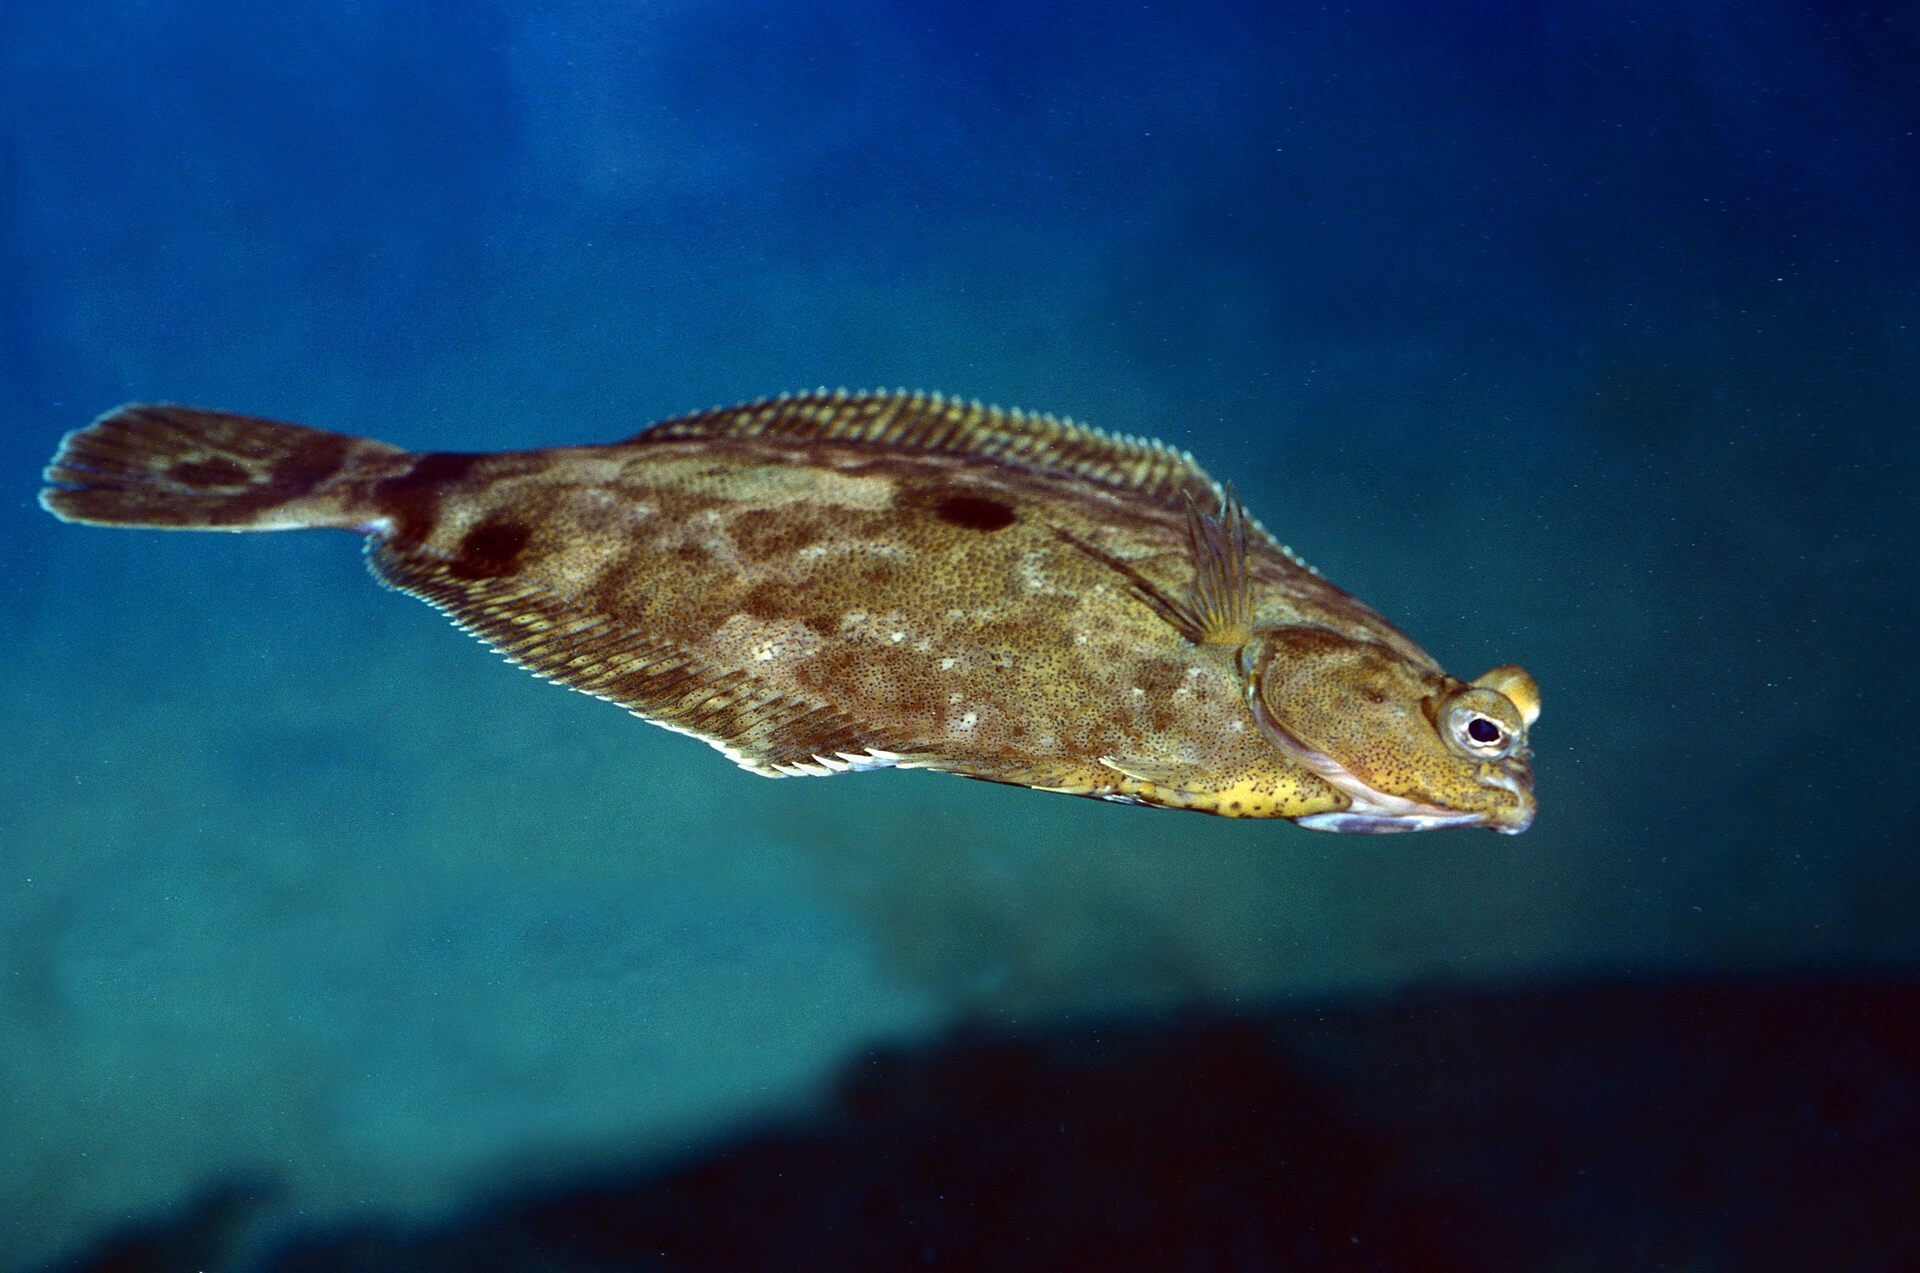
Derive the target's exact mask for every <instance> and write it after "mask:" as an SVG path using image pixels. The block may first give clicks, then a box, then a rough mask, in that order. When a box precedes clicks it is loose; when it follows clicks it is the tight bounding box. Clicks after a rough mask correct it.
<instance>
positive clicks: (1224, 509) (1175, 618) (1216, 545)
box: [1054, 487, 1253, 649]
mask: <svg viewBox="0 0 1920 1273" xmlns="http://www.w3.org/2000/svg"><path fill="white" fill-rule="evenodd" d="M1186 506H1187V545H1188V552H1189V555H1190V560H1191V562H1192V566H1193V577H1192V580H1191V581H1190V582H1189V583H1188V584H1187V590H1186V594H1185V595H1184V596H1174V595H1173V594H1172V593H1170V592H1168V591H1167V590H1166V589H1164V588H1162V587H1161V586H1160V585H1159V584H1157V583H1155V582H1154V581H1153V580H1151V579H1149V578H1147V577H1146V576H1145V575H1143V574H1142V573H1140V571H1139V570H1137V569H1136V568H1135V567H1134V566H1132V565H1131V564H1129V563H1128V562H1125V561H1122V560H1121V559H1120V558H1118V557H1116V556H1114V555H1113V554H1112V553H1108V552H1103V551H1101V550H1100V549H1099V548H1097V547H1095V546H1094V545H1092V544H1089V543H1087V542H1086V541H1085V540H1083V539H1080V538H1079V537H1077V536H1075V535H1072V534H1069V533H1068V532H1066V531H1064V530H1058V529H1056V530H1055V532H1054V533H1055V534H1057V535H1059V536H1060V538H1062V539H1064V540H1066V541H1067V542H1068V543H1070V544H1072V545H1073V546H1074V547H1075V548H1078V549H1079V550H1080V551H1081V552H1084V553H1086V554H1087V555H1088V556H1089V557H1092V558H1094V559H1095V560H1097V561H1099V562H1101V563H1103V564H1105V565H1107V566H1110V567H1112V568H1113V569H1114V570H1115V571H1116V572H1118V573H1119V574H1121V575H1122V576H1124V577H1125V578H1126V581H1127V584H1128V586H1129V587H1130V588H1131V590H1132V591H1133V594H1134V595H1135V596H1136V597H1138V598H1140V600H1141V601H1143V602H1145V603H1146V604H1147V605H1148V606H1149V607H1150V608H1152V610H1153V612H1154V613H1155V614H1157V615H1159V616H1160V617H1161V618H1162V619H1165V620H1166V621H1167V622H1168V623H1170V624H1172V625H1173V626H1174V627H1175V628H1177V629H1179V632H1180V635H1182V636H1184V637H1186V638H1187V640H1189V641H1191V642H1193V643H1194V644H1195V645H1222V646H1227V647H1229V648H1231V649H1238V648H1239V647H1241V646H1243V645H1245V644H1246V643H1247V642H1248V641H1250V640H1251V639H1252V638H1253V576H1252V574H1251V572H1250V571H1249V570H1248V567H1247V511H1246V509H1245V507H1244V506H1242V505H1241V503H1240V499H1239V497H1238V496H1236V495H1235V494H1234V493H1233V488H1232V487H1227V488H1225V489H1223V490H1222V491H1221V492H1220V510H1219V511H1218V512H1216V513H1204V512H1202V511H1201V510H1200V506H1199V504H1197V503H1196V502H1195V501H1194V499H1193V497H1192V495H1187V496H1186Z"/></svg>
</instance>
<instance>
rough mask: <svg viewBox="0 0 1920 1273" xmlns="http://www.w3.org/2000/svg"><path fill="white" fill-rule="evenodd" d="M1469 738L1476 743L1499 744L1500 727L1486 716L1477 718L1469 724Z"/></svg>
mask: <svg viewBox="0 0 1920 1273" xmlns="http://www.w3.org/2000/svg"><path fill="white" fill-rule="evenodd" d="M1467 737H1468V738H1471V739H1473V741H1474V742H1476V743H1497V742H1499V741H1500V727H1499V726H1498V725H1496V724H1494V723H1493V722H1492V721H1490V720H1488V719H1487V718H1486V717H1484V716H1476V717H1474V718H1473V719H1472V720H1471V721H1469V722H1467Z"/></svg>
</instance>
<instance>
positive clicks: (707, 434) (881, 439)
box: [633, 389, 1220, 508]
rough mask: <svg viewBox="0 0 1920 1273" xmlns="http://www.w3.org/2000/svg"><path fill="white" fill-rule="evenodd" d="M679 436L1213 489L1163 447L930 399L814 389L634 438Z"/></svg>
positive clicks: (1157, 493)
mask: <svg viewBox="0 0 1920 1273" xmlns="http://www.w3.org/2000/svg"><path fill="white" fill-rule="evenodd" d="M680 438H782V439H811V438H818V439H822V440H832V441H838V442H864V443H868V444H871V445H873V446H879V447H886V448H889V449H895V450H903V451H921V452H926V453H931V454H946V455H975V456H979V457H980V458H982V459H989V460H993V461H995V462H997V463H1001V464H1017V465H1023V466H1025V467H1027V468H1030V469H1034V470H1037V471H1039V472H1043V473H1050V474H1056V475H1059V476H1061V477H1071V478H1077V479H1080V480H1083V481H1090V482H1098V483H1101V484H1102V485H1106V486H1111V487H1114V488H1116V489H1120V490H1127V491H1136V492H1138V493H1140V494H1141V495H1144V496H1146V497H1148V498H1149V499H1152V500H1155V501H1158V502H1162V503H1166V504H1169V505H1171V506H1173V507H1176V508H1179V507H1184V505H1185V502H1186V500H1188V499H1193V500H1196V501H1198V502H1199V503H1200V504H1201V505H1202V506H1203V507H1212V506H1213V505H1214V503H1215V502H1216V501H1217V500H1218V499H1219V498H1220V488H1219V487H1218V485H1216V484H1215V482H1214V480H1213V479H1212V478H1210V477H1208V476H1207V474H1206V472H1205V470H1203V469H1202V468H1201V467H1200V466H1199V464H1197V463H1195V462H1194V458H1193V457H1192V456H1191V455H1189V454H1187V453H1186V452H1184V451H1179V450H1176V449H1174V448H1173V447H1170V446H1168V445H1167V444H1166V443H1164V442H1158V441H1155V440H1153V439H1150V438H1136V437H1128V436H1120V435H1115V434H1111V433H1107V432H1105V431H1103V430H1100V429H1095V428H1092V427H1090V426H1088V425H1084V424H1076V423H1074V422H1073V421H1071V420H1061V419H1057V418H1055V417H1053V416H1050V415H1037V414H1033V413H1031V412H1026V411H1006V410H1002V409H1000V408H998V407H988V406H983V405H981V404H980V403H979V402H978V401H973V402H963V401H961V400H960V399H958V398H948V397H944V396H942V395H940V394H937V393H908V392H906V391H904V390H900V391H896V392H894V393H849V392H847V391H846V390H845V389H840V390H828V389H821V390H817V391H815V392H813V393H797V394H787V395H785V396H783V397H778V398H763V399H761V400H760V401H758V402H748V403H743V404H741V405H740V406H737V407H716V408H714V409H712V410H709V411H701V412H696V413H695V414H693V415H687V416H680V417H678V418H676V419H672V420H663V421H661V422H660V423H659V424H656V425H654V426H652V427H651V428H649V429H647V430H646V431H645V432H643V433H641V434H640V435H639V436H638V437H636V438H634V439H633V440H634V441H635V442H654V441H665V440H668V439H680Z"/></svg>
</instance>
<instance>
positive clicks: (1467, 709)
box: [1441, 687, 1522, 760]
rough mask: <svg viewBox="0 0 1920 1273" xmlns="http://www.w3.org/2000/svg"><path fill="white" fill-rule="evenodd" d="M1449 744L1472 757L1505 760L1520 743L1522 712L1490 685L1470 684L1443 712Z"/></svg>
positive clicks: (1467, 756)
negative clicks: (1520, 716) (1478, 686)
mask: <svg viewBox="0 0 1920 1273" xmlns="http://www.w3.org/2000/svg"><path fill="white" fill-rule="evenodd" d="M1441 720H1443V721H1444V722H1445V725H1446V728H1445V729H1444V730H1443V731H1442V732H1443V734H1444V735H1445V737H1446V740H1447V744H1448V745H1449V746H1450V747H1452V748H1453V750H1454V751H1456V752H1458V753H1459V754H1460V755H1462V756H1464V757H1466V758H1467V759H1469V760H1503V759H1505V758H1506V757H1507V756H1509V755H1511V754H1512V753H1513V750H1514V748H1515V747H1516V746H1518V745H1519V741H1520V735H1521V732H1522V729H1521V722H1520V720H1519V712H1518V711H1517V710H1515V708H1514V707H1513V705H1512V704H1511V703H1509V702H1507V701H1506V700H1505V699H1503V698H1501V697H1500V696H1499V695H1498V694H1497V693H1495V692H1494V691H1492V690H1488V689H1481V688H1477V687H1474V688H1468V689H1465V690H1462V691H1461V692H1459V693H1458V694H1457V695H1455V696H1454V698H1453V699H1452V701H1451V702H1449V703H1448V704H1447V705H1446V708H1445V710H1444V712H1443V713H1442V715H1441Z"/></svg>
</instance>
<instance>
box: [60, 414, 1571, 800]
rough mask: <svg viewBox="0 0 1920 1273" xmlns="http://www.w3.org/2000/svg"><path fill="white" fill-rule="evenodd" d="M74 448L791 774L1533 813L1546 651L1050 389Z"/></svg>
mask: <svg viewBox="0 0 1920 1273" xmlns="http://www.w3.org/2000/svg"><path fill="white" fill-rule="evenodd" d="M46 477H47V481H48V483H49V484H50V485H49V486H48V488H47V489H46V490H44V491H43V492H42V493H41V497H40V499H41V503H42V505H43V506H44V507H46V508H47V509H48V510H49V511H50V512H52V513H54V514H55V515H56V516H59V517H61V518H63V519H65V520H67V521H73V522H85V523H89V524H93V525H104V526H137V527H154V528H161V529H192V530H232V531H247V530H298V529H308V528H332V529H340V530H351V531H356V532H358V533H360V534H362V535H364V536H366V537H367V538H368V541H369V545H368V551H369V564H370V565H371V567H372V570H373V573H374V574H375V575H376V576H377V577H378V578H379V579H380V580H381V581H382V582H383V583H385V584H387V585H388V586H390V587H393V588H397V589H399V590H401V591H403V592H409V593H412V594H413V595H415V596H417V597H421V598H423V599H424V600H426V601H428V602H430V603H432V604H433V605H435V606H437V607H439V608H440V609H442V610H444V611H446V612H447V613H448V614H449V615H450V616H452V618H453V620H454V622H455V623H457V624H459V625H460V626H461V627H462V628H464V629H465V630H466V631H468V632H470V633H472V634H473V635H475V636H477V637H479V638H480V639H481V640H483V641H485V642H487V643H488V644H490V645H492V646H493V647H494V648H496V649H498V650H499V651H501V652H502V653H504V654H505V655H506V656H507V657H508V658H510V659H511V660H513V661H514V662H516V663H519V664H521V665H522V666H524V667H526V668H528V669H530V670H532V671H533V672H535V673H537V674H539V675H541V676H543V677H546V678H548V679H551V680H554V681H558V682H560V683H562V684H565V685H568V686H571V687H572V688H574V689H577V690H581V691H584V692H585V693H588V694H592V695H594V696H596V697H599V698H604V699H607V700H609V701H611V702H615V703H618V704H620V705H621V706H623V707H626V708H628V709H629V710H630V711H632V712H633V713H634V714H635V715H637V716H640V717H642V718H644V719H646V720H650V721H653V722H654V723H656V724H659V725H664V726H666V727H667V728H669V729H674V730H678V731H680V732H682V733H686V734H691V735H693V736H694V737H696V738H700V739H703V740H704V741H706V742H708V743H710V744H712V745H713V746H714V747H717V748H718V749H719V750H721V751H722V752H724V753H725V754H726V755H727V756H728V757H730V758H731V759H733V760H734V761H736V762H737V763H739V764H740V765H742V766H744V767H745V768H747V769H749V770H752V771H753V772H755V773H759V774H766V775H769V776H782V775H801V774H816V775H825V774H833V773H841V772H845V771H847V770H854V769H872V768H879V767H886V766H902V767H911V768H924V769H936V770H942V771H945V772H948V773H955V774H961V775H964V776H967V777H971V778H984V779H988V780H991V781H994V782H1003V783H1016V784H1020V785H1023V786H1028V787H1037V788H1040V789H1042V790H1046V791H1059V792H1067V793H1071V794H1074V795H1082V796H1096V797H1100V798H1103V799H1108V800H1118V801H1125V802H1128V803H1133V804H1143V805H1157V806H1161V807H1166V808H1174V809H1193V810H1198V811H1201V812H1206V813H1215V814H1223V815H1227V816H1231V817H1261V818H1290V819H1292V820H1294V821H1295V822H1297V823H1298V824H1299V825H1301V826H1304V827H1311V828H1314V829H1316V830H1330V831H1353V832H1382V831H1417V830H1427V829H1431V828H1436V827H1466V826H1483V827H1491V828H1493V829H1494V830H1497V831H1503V832H1508V833H1514V832H1519V831H1524V830H1526V828H1527V827H1528V825H1529V824H1531V823H1532V821H1533V817H1534V808H1535V804H1534V797H1533V776H1532V771H1531V769H1530V767H1529V757H1530V752H1529V749H1528V742H1527V735H1528V730H1529V729H1530V728H1531V727H1532V725H1533V723H1534V720H1535V718H1536V717H1537V716H1538V714H1539V710H1540V695H1539V690H1538V689H1537V687H1536V686H1535V685H1534V682H1533V680H1532V678H1531V677H1529V676H1528V675H1527V673H1526V672H1524V671H1523V670H1521V669H1520V668H1518V667H1514V666H1505V667H1498V668H1495V669H1493V670H1492V671H1491V672H1488V673H1487V674H1486V675H1484V676H1481V677H1480V678H1479V679H1477V680H1475V681H1472V682H1465V681H1460V680H1457V679H1455V678H1453V677H1451V676H1448V675H1447V674H1446V673H1445V672H1444V671H1442V670H1441V668H1440V666H1439V664H1437V663H1436V662H1435V661H1434V660H1433V659H1432V658H1431V657H1430V656H1429V655H1428V654H1427V653H1426V652H1425V651H1423V650H1422V649H1421V648H1420V647H1419V646H1417V645H1415V644H1414V643H1413V642H1412V641H1411V640H1409V639H1408V638H1407V637H1406V636H1405V635H1403V634H1402V633H1401V632H1400V631H1399V630H1398V629H1396V628H1395V627H1394V626H1393V625H1392V624H1390V623H1388V622H1387V621H1386V620H1385V619H1383V618H1381V617H1380V616H1379V615H1378V614H1376V613H1375V612H1374V611H1372V610H1370V609H1369V608H1367V607H1366V606H1364V605H1362V604H1361V603H1360V602H1358V601H1356V600H1355V599H1354V598H1352V597H1351V596H1349V595H1347V594H1346V593H1345V592H1342V591H1341V590H1340V589H1338V588H1336V587H1334V586H1333V585H1332V584H1330V583H1328V582H1327V581H1326V580H1325V579H1323V578H1322V577H1321V576H1320V575H1319V573H1318V572H1317V571H1315V570H1313V569H1312V568H1311V567H1310V566H1308V565H1307V564H1306V563H1304V562H1303V561H1301V560H1300V559H1299V558H1298V557H1296V556H1295V555H1294V554H1293V553H1292V552H1291V551H1290V550H1288V549H1287V548H1285V547H1283V546H1282V545H1281V544H1280V543H1279V542H1278V541H1277V540H1275V539H1274V538H1273V537H1272V536H1271V535H1269V534H1268V533H1267V532H1266V531H1265V530H1264V529H1263V528H1262V527H1261V526H1260V524H1259V523H1258V522H1256V521H1255V520H1253V518H1251V517H1250V516H1248V515H1247V513H1246V511H1245V510H1244V509H1243V508H1242V507H1241V505H1240V503H1239V501H1238V500H1237V499H1236V498H1235V497H1234V495H1233V493H1232V491H1231V490H1230V489H1227V488H1224V487H1222V486H1220V485H1219V484H1217V483H1216V482H1214V480H1213V479H1212V478H1210V477H1208V476H1207V474H1206V473H1205V472H1203V471H1202V470H1201V468H1200V467H1199V465H1198V464H1196V463H1195V462H1194V460H1193V458H1192V457H1191V456H1190V455H1187V454H1185V453H1184V452H1181V451H1177V450H1174V449H1173V448H1170V447H1168V446H1166V445H1164V444H1162V443H1159V442H1153V441H1146V440H1141V439H1137V438H1131V437H1118V436H1113V435H1110V434H1107V433H1103V432H1100V431H1098V430H1095V429H1089V428H1086V427H1084V426H1081V425H1077V424H1073V423H1071V422H1067V421H1062V420H1057V419H1054V418H1053V417H1050V416H1044V415H1033V414H1028V413H1024V412H1019V411H1001V410H997V409H993V408H988V407H983V406H981V405H980V404H979V403H977V402H972V403H969V402H962V401H958V400H955V399H949V398H943V397H941V396H939V395H934V394H908V393H881V394H854V393H847V392H845V391H841V392H837V393H829V392H825V391H821V392H818V393H810V394H799V395H792V396H788V397H782V398H774V399H768V400H765V401H761V402H754V403H749V404H746V405H743V406H738V407H730V408H725V409H716V410H711V411H705V412H701V413H698V414H694V415H689V416H683V417H680V418H678V419H672V420H667V421H664V422H661V423H659V424H656V425H654V426H652V427H650V428H648V429H647V430H646V431H644V432H642V433H641V434H639V435H638V436H637V437H634V438H632V439H630V440H628V441H625V442H617V443H613V444H611V445H605V446H580V447H556V448H546V449H540V450H529V451H509V452H500V453H497V454H467V453H460V452H447V451H434V452H424V453H417V452H409V451H405V450H402V449H400V448H398V447H394V446H389V445H387V444H385V443H382V442H375V441H371V440H368V439H363V438H356V437H349V436H346V435H344V434H339V433H329V432H324V431H321V430H318V429H309V428H305V427H302V426H298V425H291V424H282V423H278V422H275V421H269V420H261V419H255V418H252V417H248V416H240V415H230V414H226V413H223V412H215V411H204V410H198V409H195V408H190V407H180V406H166V405H157V406H156V405H133V406H124V407H121V408H119V409H118V410H116V411H113V412H110V413H108V414H107V415H105V416H102V417H101V418H100V419H99V420H97V421H95V422H94V423H93V424H92V425H90V426H89V427H87V428H84V429H81V430H79V431H77V432H75V433H72V434H70V435H68V437H67V438H66V439H65V441H64V442H63V444H62V445H61V447H60V451H59V453H58V454H57V455H56V456H55V457H54V460H53V462H52V464H51V465H50V466H49V467H48V469H47V473H46Z"/></svg>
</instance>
